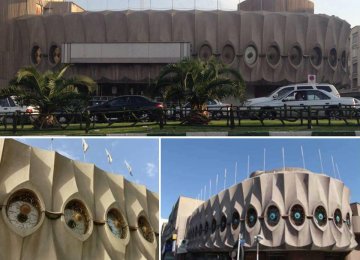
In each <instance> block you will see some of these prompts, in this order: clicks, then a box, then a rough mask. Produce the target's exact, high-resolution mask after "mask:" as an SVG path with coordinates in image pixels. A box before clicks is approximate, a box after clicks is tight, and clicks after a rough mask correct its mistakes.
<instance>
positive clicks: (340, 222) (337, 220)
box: [334, 209, 343, 228]
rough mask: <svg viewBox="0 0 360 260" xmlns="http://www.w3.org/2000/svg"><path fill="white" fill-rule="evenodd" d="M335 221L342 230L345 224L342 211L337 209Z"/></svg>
mask: <svg viewBox="0 0 360 260" xmlns="http://www.w3.org/2000/svg"><path fill="white" fill-rule="evenodd" d="M334 221H335V224H336V226H337V227H339V228H341V227H342V224H343V219H342V213H341V210H340V209H336V210H335V212H334Z"/></svg>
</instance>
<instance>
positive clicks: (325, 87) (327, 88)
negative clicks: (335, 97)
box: [316, 86, 331, 93]
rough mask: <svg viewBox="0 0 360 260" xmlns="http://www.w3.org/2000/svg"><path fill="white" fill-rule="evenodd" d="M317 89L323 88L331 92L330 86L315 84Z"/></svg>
mask: <svg viewBox="0 0 360 260" xmlns="http://www.w3.org/2000/svg"><path fill="white" fill-rule="evenodd" d="M316 88H317V89H321V90H325V91H327V92H329V93H331V88H330V87H329V86H317V87H316Z"/></svg>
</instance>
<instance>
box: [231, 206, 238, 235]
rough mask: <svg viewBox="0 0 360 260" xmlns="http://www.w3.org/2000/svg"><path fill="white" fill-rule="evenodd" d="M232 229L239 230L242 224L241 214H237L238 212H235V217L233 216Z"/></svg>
mask: <svg viewBox="0 0 360 260" xmlns="http://www.w3.org/2000/svg"><path fill="white" fill-rule="evenodd" d="M231 224H232V228H233V229H234V230H235V229H237V228H238V226H239V224H240V215H239V212H237V210H235V211H234V213H233V215H232V221H231Z"/></svg>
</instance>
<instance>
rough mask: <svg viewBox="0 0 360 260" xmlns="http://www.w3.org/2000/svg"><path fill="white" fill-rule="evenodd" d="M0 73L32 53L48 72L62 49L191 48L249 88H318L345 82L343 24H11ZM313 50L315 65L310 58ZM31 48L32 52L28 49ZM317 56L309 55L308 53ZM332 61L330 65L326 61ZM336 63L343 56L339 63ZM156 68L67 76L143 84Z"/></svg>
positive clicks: (174, 14) (250, 19) (177, 15)
mask: <svg viewBox="0 0 360 260" xmlns="http://www.w3.org/2000/svg"><path fill="white" fill-rule="evenodd" d="M9 28H11V31H12V33H10V34H9V35H10V36H11V37H10V39H9V40H10V42H12V43H18V44H9V45H8V48H7V51H6V55H5V56H8V58H9V59H5V62H3V63H1V64H0V65H1V66H2V67H1V70H0V71H1V73H2V72H3V71H5V70H3V68H4V69H7V74H6V75H0V77H2V78H5V77H10V76H11V75H13V74H14V73H15V72H16V71H17V70H18V69H19V68H20V67H23V66H28V65H29V64H32V63H33V61H32V60H33V59H32V58H31V57H32V56H33V54H34V47H36V46H37V47H39V49H40V50H39V51H40V52H41V54H42V56H41V61H40V63H39V64H38V65H37V67H38V68H39V69H41V70H46V69H49V68H53V67H54V66H55V65H56V64H53V63H52V62H51V61H50V59H49V57H51V55H52V54H51V53H50V50H51V48H52V47H54V46H61V44H62V43H71V42H76V43H107V42H115V43H116V42H178V41H183V42H190V43H191V44H192V54H193V55H194V56H198V57H200V58H207V57H209V56H210V55H215V56H216V57H218V58H219V59H221V60H223V61H224V62H226V63H227V64H229V65H230V66H231V67H233V68H235V69H238V70H239V71H240V72H241V73H242V75H243V77H244V79H245V80H246V81H247V82H249V83H254V84H255V83H258V82H261V81H264V82H266V83H267V84H271V83H279V82H289V83H294V82H303V81H306V80H307V75H308V74H317V75H318V78H319V80H320V81H326V82H330V83H333V84H340V85H343V84H346V83H348V72H347V62H346V60H347V58H348V56H349V45H348V35H349V33H350V25H349V24H348V23H347V22H345V21H343V20H341V19H339V18H336V17H333V16H331V17H330V16H326V15H314V14H306V13H284V12H283V13H269V12H240V11H234V12H225V11H219V12H217V11H206V12H205V11H204V12H203V11H196V12H195V13H194V12H193V11H192V12H191V11H123V12H97V13H77V14H67V15H50V16H41V17H23V18H19V19H16V20H14V21H13V26H12V27H9ZM314 48H318V55H319V58H318V60H316V57H315V58H314ZM35 49H36V48H35ZM315 54H316V52H315ZM331 54H332V55H333V63H332V64H331V63H330V59H329V57H330V56H331ZM342 56H344V57H345V60H344V62H342V60H341V58H342ZM162 66H163V65H160V64H154V65H147V64H143V65H142V64H133V65H128V64H101V65H100V64H99V65H97V64H91V65H88V64H87V65H81V64H79V65H77V66H75V67H74V68H73V73H81V74H85V75H89V76H91V77H93V78H94V79H96V80H100V79H103V80H105V81H106V80H108V81H115V82H121V81H129V80H130V81H143V82H148V79H149V77H151V78H155V77H156V76H157V75H158V73H159V71H160V69H161V67H162Z"/></svg>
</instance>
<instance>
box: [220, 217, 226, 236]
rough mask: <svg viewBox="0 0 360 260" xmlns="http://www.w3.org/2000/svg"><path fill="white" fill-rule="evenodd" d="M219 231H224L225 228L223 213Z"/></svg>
mask: <svg viewBox="0 0 360 260" xmlns="http://www.w3.org/2000/svg"><path fill="white" fill-rule="evenodd" d="M220 224H221V232H224V230H225V228H226V217H225V216H224V215H223V216H222V217H221V223H220Z"/></svg>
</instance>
